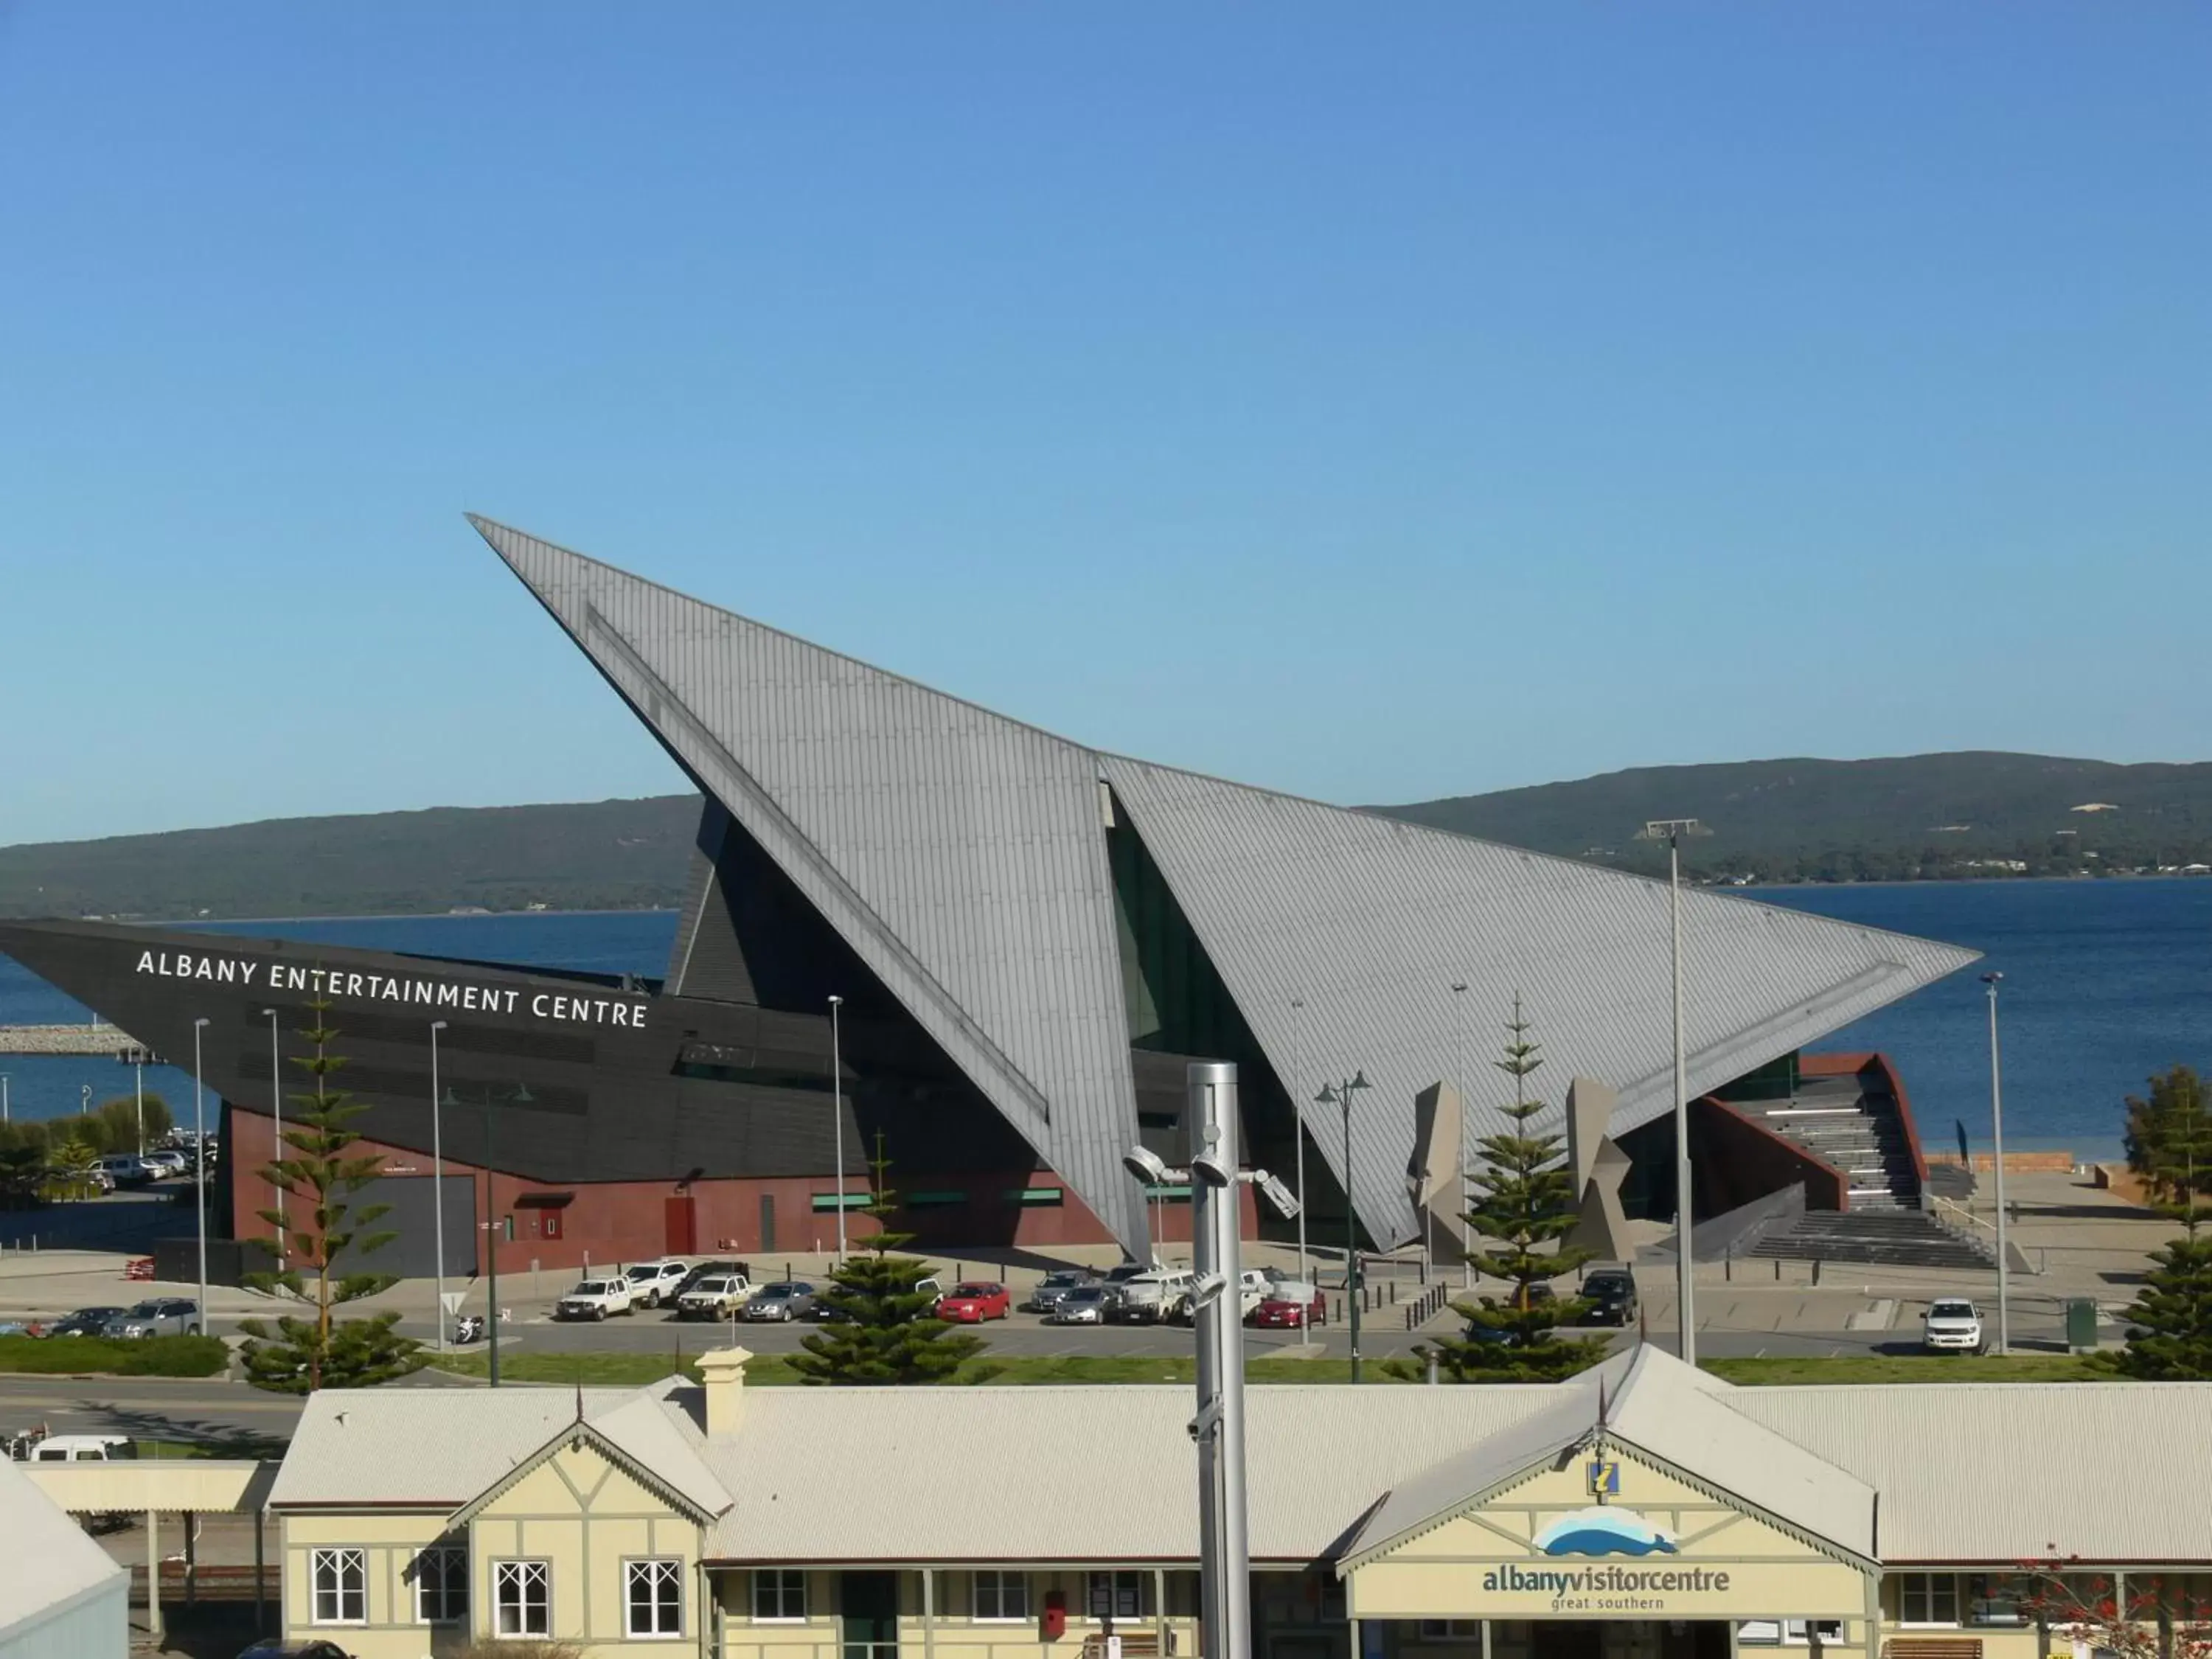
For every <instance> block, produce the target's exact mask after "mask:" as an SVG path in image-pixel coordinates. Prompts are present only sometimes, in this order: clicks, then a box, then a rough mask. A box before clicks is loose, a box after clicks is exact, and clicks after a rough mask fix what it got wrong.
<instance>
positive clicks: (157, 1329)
mask: <svg viewBox="0 0 2212 1659" xmlns="http://www.w3.org/2000/svg"><path fill="white" fill-rule="evenodd" d="M100 1334H101V1335H103V1336H131V1337H137V1336H197V1335H198V1334H200V1304H198V1303H197V1302H191V1301H187V1300H186V1299H185V1297H180V1296H157V1297H149V1299H148V1300H146V1301H144V1302H141V1303H140V1304H138V1305H137V1306H136V1307H134V1308H132V1309H131V1310H129V1311H128V1312H126V1313H122V1314H118V1315H117V1316H116V1317H114V1318H113V1319H112V1320H110V1321H109V1322H108V1323H107V1328H106V1330H104V1331H102V1332H101V1333H100Z"/></svg>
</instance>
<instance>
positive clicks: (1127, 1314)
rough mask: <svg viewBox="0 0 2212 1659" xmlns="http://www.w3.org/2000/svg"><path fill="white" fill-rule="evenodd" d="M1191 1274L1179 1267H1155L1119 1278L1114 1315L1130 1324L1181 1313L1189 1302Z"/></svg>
mask: <svg viewBox="0 0 2212 1659" xmlns="http://www.w3.org/2000/svg"><path fill="white" fill-rule="evenodd" d="M1190 1287H1191V1276H1190V1274H1189V1273H1186V1272H1184V1271H1183V1270H1182V1269H1181V1268H1179V1267H1155V1268H1152V1270H1151V1271H1150V1272H1147V1273H1137V1274H1134V1275H1133V1276H1132V1277H1130V1278H1128V1279H1123V1280H1122V1281H1121V1306H1120V1308H1119V1309H1118V1310H1117V1311H1116V1315H1115V1316H1116V1318H1118V1319H1119V1320H1120V1321H1121V1322H1122V1323H1124V1324H1129V1325H1158V1324H1162V1323H1164V1322H1166V1321H1168V1320H1171V1319H1176V1318H1178V1317H1180V1316H1182V1312H1183V1310H1185V1308H1186V1307H1188V1304H1189V1302H1190Z"/></svg>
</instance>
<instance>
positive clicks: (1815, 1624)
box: [1735, 1619, 1845, 1648]
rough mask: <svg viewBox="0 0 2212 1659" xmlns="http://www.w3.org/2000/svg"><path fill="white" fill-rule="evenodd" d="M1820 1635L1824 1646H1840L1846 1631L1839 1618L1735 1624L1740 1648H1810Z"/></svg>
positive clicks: (1748, 1620) (1771, 1620)
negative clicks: (1816, 1636)
mask: <svg viewBox="0 0 2212 1659" xmlns="http://www.w3.org/2000/svg"><path fill="white" fill-rule="evenodd" d="M1816 1634H1817V1635H1818V1636H1819V1637H1820V1645H1821V1646H1822V1647H1824V1648H1833V1647H1841V1646H1842V1645H1843V1643H1844V1635H1845V1632H1844V1621H1843V1620H1840V1619H1747V1620H1744V1621H1743V1622H1742V1623H1741V1624H1740V1625H1738V1626H1736V1627H1735V1640H1736V1645H1737V1646H1738V1647H1745V1648H1776V1647H1783V1648H1807V1647H1810V1646H1812V1645H1813V1638H1814V1636H1815V1635H1816Z"/></svg>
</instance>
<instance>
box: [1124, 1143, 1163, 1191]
mask: <svg viewBox="0 0 2212 1659" xmlns="http://www.w3.org/2000/svg"><path fill="white" fill-rule="evenodd" d="M1121 1167H1122V1168H1123V1169H1125V1170H1127V1171H1128V1172H1129V1173H1130V1174H1131V1175H1133V1176H1136V1177H1137V1179H1138V1180H1139V1181H1141V1182H1144V1183H1145V1185H1146V1186H1147V1187H1164V1186H1165V1185H1167V1179H1168V1166H1167V1164H1165V1163H1164V1162H1163V1161H1162V1159H1161V1158H1160V1155H1159V1154H1158V1152H1154V1151H1153V1150H1152V1148H1151V1147H1149V1146H1132V1147H1131V1148H1129V1150H1128V1151H1127V1152H1124V1153H1122V1154H1121Z"/></svg>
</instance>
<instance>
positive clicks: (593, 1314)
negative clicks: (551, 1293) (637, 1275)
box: [553, 1273, 634, 1319]
mask: <svg viewBox="0 0 2212 1659" xmlns="http://www.w3.org/2000/svg"><path fill="white" fill-rule="evenodd" d="M632 1311H634V1306H633V1304H632V1303H631V1301H630V1294H629V1280H628V1279H624V1278H623V1277H622V1275H621V1274H619V1273H617V1274H615V1275H614V1276H613V1277H612V1278H609V1279H579V1280H578V1281H577V1283H576V1287H575V1288H574V1290H572V1291H569V1292H568V1295H566V1296H564V1297H562V1298H561V1299H560V1300H559V1301H558V1302H556V1303H555V1304H553V1317H554V1318H556V1319H605V1317H606V1316H608V1315H609V1314H626V1313H629V1312H632Z"/></svg>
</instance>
